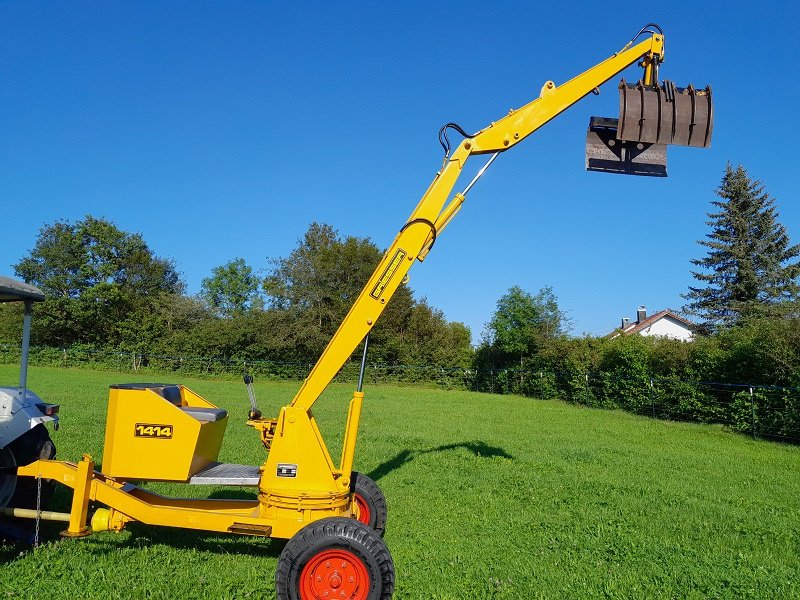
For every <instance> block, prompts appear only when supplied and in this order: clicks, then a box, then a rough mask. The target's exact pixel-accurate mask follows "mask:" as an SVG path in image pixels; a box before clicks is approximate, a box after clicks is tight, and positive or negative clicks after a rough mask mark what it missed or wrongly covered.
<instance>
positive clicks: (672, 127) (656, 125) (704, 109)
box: [617, 79, 714, 148]
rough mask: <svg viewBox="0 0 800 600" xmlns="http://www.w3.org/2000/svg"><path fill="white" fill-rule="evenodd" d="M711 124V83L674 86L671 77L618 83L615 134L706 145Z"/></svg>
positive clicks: (633, 138) (629, 138) (653, 141)
mask: <svg viewBox="0 0 800 600" xmlns="http://www.w3.org/2000/svg"><path fill="white" fill-rule="evenodd" d="M713 128H714V111H713V106H712V103H711V87H710V86H708V87H706V88H705V89H704V90H698V89H695V88H694V86H692V85H691V84H689V86H688V87H686V88H679V87H675V84H674V83H673V82H671V81H664V82H663V83H662V84H661V85H655V86H647V85H644V84H643V83H642V82H641V81H640V82H638V83H634V84H631V83H625V80H624V79H623V80H622V81H621V82H620V84H619V126H618V131H617V138H618V139H620V140H624V141H629V142H642V143H646V144H673V145H677V146H694V147H696V148H708V147H709V146H710V145H711V133H712V130H713Z"/></svg>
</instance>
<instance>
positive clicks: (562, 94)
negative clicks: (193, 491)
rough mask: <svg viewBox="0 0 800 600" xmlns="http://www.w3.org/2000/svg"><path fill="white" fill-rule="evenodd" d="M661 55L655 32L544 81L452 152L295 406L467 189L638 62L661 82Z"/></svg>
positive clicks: (307, 401) (303, 402)
mask: <svg viewBox="0 0 800 600" xmlns="http://www.w3.org/2000/svg"><path fill="white" fill-rule="evenodd" d="M663 56H664V36H663V35H662V34H661V33H660V32H656V33H652V32H651V33H650V36H649V37H648V38H647V39H646V40H644V41H642V42H640V43H638V44H636V45H633V44H632V43H629V44H628V45H627V46H626V47H625V48H623V49H622V50H620V51H619V52H617V53H615V54H614V55H613V56H611V57H609V58H607V59H606V60H604V61H603V62H601V63H599V64H597V65H595V66H594V67H591V68H590V69H588V70H587V71H585V72H583V73H581V74H580V75H578V76H577V77H574V78H573V79H571V80H569V81H567V82H566V83H564V84H562V85H560V86H557V85H556V84H555V83H553V82H552V81H548V82H546V83H545V84H544V86H543V87H542V90H541V93H540V95H539V97H538V98H536V99H535V100H533V101H531V102H529V103H528V104H526V105H525V106H523V107H522V108H519V109H517V110H511V111H510V112H509V114H508V115H506V116H505V117H503V118H502V119H500V120H499V121H496V122H494V123H492V124H491V125H489V126H488V127H486V128H485V129H483V130H481V131H479V132H478V133H476V134H474V135H472V136H468V137H466V138H465V139H464V140H463V142H461V143H460V144H459V145H458V147H457V148H456V149H455V150H454V151H453V152H452V154H449V153H448V154H447V155H446V156H445V161H444V165H443V168H442V170H441V171H439V172H438V173H437V174H436V177H435V178H434V180H433V182H432V183H431V184H430V186H429V187H428V189H427V191H426V192H425V194H424V195H423V196H422V199H421V200H420V202H419V204H418V205H417V207H416V208H415V209H414V211H413V212H412V213H411V216H410V217H409V219H408V221H407V222H406V223H405V225H403V227H402V228H401V229H400V232H399V233H398V234H397V237H395V239H394V242H392V245H391V246H390V247H389V249H388V250H387V251H386V253H385V255H384V256H383V258H382V260H381V262H380V263H379V264H378V266H377V268H376V269H375V271H374V272H373V274H372V276H371V277H370V278H369V281H368V282H367V284H366V286H364V289H363V290H362V291H361V293H360V294H359V296H358V298H357V299H356V301H355V303H354V304H353V306H352V307H351V308H350V311H349V312H348V314H347V316H346V317H345V318H344V320H343V321H342V323H341V325H340V326H339V329H338V330H337V331H336V333H335V334H334V336H333V338H331V341H330V342H329V343H328V346H327V347H326V348H325V350H324V351H323V353H322V355H321V356H320V358H319V360H318V361H317V363H316V365H315V366H314V368H313V369H312V371H311V373H310V374H309V376H308V377H307V378H306V380H305V381H304V382H303V385H302V386H301V387H300V390H299V391H298V392H297V395H296V396H295V397H294V399H293V400H292V404H291V406H292V407H297V408H301V409H305V410H309V409H310V408H311V406H312V405H313V404H314V402H316V401H317V399H318V398H319V396H320V395H321V394H322V392H323V391H324V389H325V388H326V387H327V386H328V384H329V383H330V382H331V380H332V379H333V378H334V377H335V376H336V373H337V372H338V371H339V369H340V368H341V367H342V365H343V364H344V363H345V361H347V359H348V358H349V357H350V355H351V354H352V353H353V351H354V350H355V349H356V347H357V346H358V345H359V344H360V342H361V340H363V339H364V337H365V336H366V335H367V334H368V333H369V332H370V330H371V329H372V328H373V327H374V326H375V323H376V322H377V320H378V317H380V315H381V313H382V312H383V310H384V308H385V307H386V304H387V303H388V302H389V300H390V299H391V298H392V296H393V294H394V293H395V290H397V288H398V286H399V285H400V283H401V282H402V281H403V280H404V278H405V276H406V274H407V273H408V271H409V269H410V268H411V265H412V264H413V262H414V260H415V259H418V260H420V261H422V260H424V258H425V256H426V255H427V253H428V252H429V251H430V249H431V248H432V246H433V244H434V243H435V242H436V239H437V236H439V235H440V234H441V232H442V230H443V229H444V228H445V227H446V226H447V224H448V223H449V222H450V220H451V219H452V218H453V217H454V216H455V215H456V213H457V212H458V211H459V209H460V208H461V205H462V204H463V203H464V199H465V196H466V194H467V192H468V191H469V190H470V189H471V187H472V185H473V184H474V183H475V181H476V180H477V178H478V177H480V175H482V174H483V171H484V170H485V169H486V167H488V166H489V164H490V163H491V162H492V161H493V160H494V159H495V158H496V156H497V155H498V154H499V153H501V152H505V151H506V150H508V149H509V148H511V147H513V146H515V145H516V144H518V143H519V142H521V141H522V140H524V139H525V138H526V137H528V136H529V135H530V134H531V133H533V132H534V131H536V130H537V129H539V128H540V127H541V126H542V125H544V124H545V123H547V122H548V121H550V120H551V119H553V118H555V117H556V116H558V115H559V114H561V113H562V112H563V111H565V110H566V109H567V108H569V107H570V106H572V105H573V104H575V103H576V102H577V101H578V100H580V99H581V98H583V97H584V96H586V95H588V94H590V93H592V92H593V91H595V90H596V89H597V88H598V87H599V86H601V85H602V84H604V83H605V82H606V81H608V80H609V79H611V78H612V77H614V76H615V75H617V74H618V73H620V72H621V71H623V70H624V69H626V68H627V67H629V66H630V65H632V64H634V63H635V62H637V61H641V64H642V66H643V68H644V71H645V72H644V77H643V81H644V83H645V85H651V86H652V85H655V84H656V82H657V81H656V74H657V71H658V65H659V63H660V62H661V61H662V60H663ZM446 127H447V126H446ZM445 134H446V132H445ZM477 154H492V157H491V158H490V159H489V161H488V162H487V164H486V165H485V166H484V168H483V169H481V171H479V173H478V175H477V176H476V178H475V179H473V181H472V182H471V183H470V184H469V185H468V186H467V187H466V188H465V190H464V191H463V192H460V193H456V194H455V195H454V196H453V198H452V199H451V200H450V202H449V203H447V205H446V206H445V203H446V201H447V199H448V197H449V196H450V194H451V192H452V190H453V188H454V186H455V184H456V182H457V181H458V178H459V176H460V175H461V172H462V170H463V169H464V166H465V165H466V163H467V159H468V158H469V157H470V156H473V155H477Z"/></svg>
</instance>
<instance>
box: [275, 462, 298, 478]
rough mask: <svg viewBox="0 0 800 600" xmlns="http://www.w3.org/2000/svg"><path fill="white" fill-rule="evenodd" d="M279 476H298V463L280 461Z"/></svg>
mask: <svg viewBox="0 0 800 600" xmlns="http://www.w3.org/2000/svg"><path fill="white" fill-rule="evenodd" d="M278 477H297V465H290V464H288V463H278Z"/></svg>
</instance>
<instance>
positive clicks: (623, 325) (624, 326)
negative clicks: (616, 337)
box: [620, 317, 631, 330]
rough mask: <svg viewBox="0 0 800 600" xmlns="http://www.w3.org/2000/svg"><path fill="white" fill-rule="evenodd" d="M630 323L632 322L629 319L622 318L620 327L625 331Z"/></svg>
mask: <svg viewBox="0 0 800 600" xmlns="http://www.w3.org/2000/svg"><path fill="white" fill-rule="evenodd" d="M630 322H631V320H630V319H629V318H628V317H622V325H621V326H620V327H621V328H622V329H623V330H624V329H625V328H626V327H627V326H628V324H629V323H630Z"/></svg>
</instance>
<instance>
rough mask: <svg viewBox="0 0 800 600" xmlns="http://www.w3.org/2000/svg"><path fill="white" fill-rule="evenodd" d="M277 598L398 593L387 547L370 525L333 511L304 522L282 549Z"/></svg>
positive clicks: (375, 599)
mask: <svg viewBox="0 0 800 600" xmlns="http://www.w3.org/2000/svg"><path fill="white" fill-rule="evenodd" d="M275 592H276V594H277V597H278V600H318V599H323V598H330V599H331V600H333V599H334V598H348V599H351V600H388V599H389V598H391V597H392V594H393V593H394V563H393V562H392V556H391V554H389V549H388V548H387V547H386V542H384V541H383V540H382V539H381V538H380V537H379V536H378V535H376V534H375V532H374V531H373V530H372V529H370V528H369V527H368V526H366V525H364V524H363V523H360V522H358V521H356V520H354V519H348V518H345V517H330V518H327V519H320V520H319V521H316V522H314V523H311V524H310V525H306V526H305V527H304V528H303V529H301V530H300V531H298V532H297V534H295V536H294V537H293V538H292V539H290V540H289V542H288V543H287V544H286V547H285V548H284V549H283V552H281V556H280V559H279V560H278V569H277V571H276V572H275Z"/></svg>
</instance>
